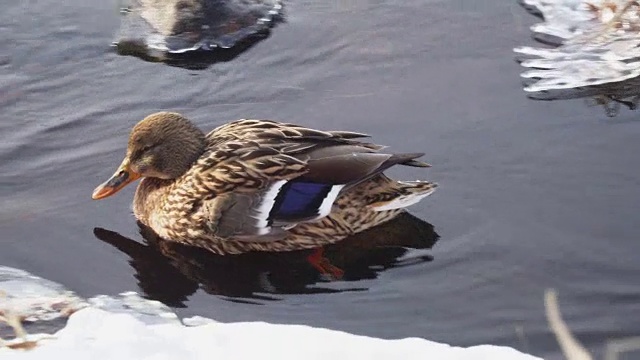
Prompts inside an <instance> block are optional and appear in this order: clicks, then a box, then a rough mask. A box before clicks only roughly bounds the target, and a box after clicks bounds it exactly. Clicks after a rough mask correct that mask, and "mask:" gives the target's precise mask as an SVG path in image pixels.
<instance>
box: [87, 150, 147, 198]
mask: <svg viewBox="0 0 640 360" xmlns="http://www.w3.org/2000/svg"><path fill="white" fill-rule="evenodd" d="M138 178H140V174H138V173H137V172H135V171H133V170H131V167H130V166H129V159H127V158H125V159H124V160H123V161H122V164H120V167H119V168H118V170H117V171H116V172H115V174H113V176H111V178H109V180H107V181H105V182H104V183H102V184H100V185H99V186H98V187H97V188H96V189H95V190H93V194H92V195H91V198H93V199H94V200H100V199H104V198H106V197H109V196H111V195H113V194H115V193H117V192H118V191H120V189H122V188H123V187H125V186H127V184H129V183H130V182H132V181H135V180H137V179H138Z"/></svg>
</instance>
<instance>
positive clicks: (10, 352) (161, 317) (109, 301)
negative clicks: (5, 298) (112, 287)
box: [0, 266, 540, 360]
mask: <svg viewBox="0 0 640 360" xmlns="http://www.w3.org/2000/svg"><path fill="white" fill-rule="evenodd" d="M7 269H9V270H7ZM7 274H10V275H11V276H14V277H13V278H11V279H9V280H10V281H11V282H12V284H13V285H14V287H12V288H13V289H26V288H31V289H35V288H34V287H31V285H30V282H32V281H34V279H36V280H37V282H38V284H40V285H42V284H44V283H48V284H49V283H50V285H52V286H53V290H47V289H44V290H45V291H43V292H42V294H43V295H42V296H43V299H41V300H42V301H41V302H47V301H46V296H48V295H51V294H53V295H54V297H58V296H59V294H60V291H63V290H62V288H61V286H60V285H58V284H55V283H51V282H47V281H46V280H42V279H40V278H36V277H34V276H32V275H30V274H28V273H26V272H22V271H17V272H13V273H11V269H10V268H4V267H1V266H0V279H2V275H7ZM9 277H10V276H5V277H4V281H3V280H0V285H3V284H4V283H5V282H6V281H7V279H8V278H9ZM19 282H22V285H21V286H17V287H16V286H15V285H16V284H18V283H19ZM40 285H38V286H40ZM6 288H8V287H6V286H5V289H6ZM45 288H46V286H45ZM20 291H21V290H18V292H20ZM31 293H32V294H33V293H34V292H31ZM68 293H71V292H68ZM65 294H66V292H65ZM71 294H72V293H71ZM72 298H76V297H75V295H73V296H72ZM85 304H86V303H85ZM4 305H7V304H4ZM2 310H3V311H11V309H7V308H5V309H2ZM27 340H30V341H37V346H35V347H34V348H33V349H31V350H14V349H10V348H7V347H2V348H0V359H3V360H49V359H65V360H76V359H77V360H86V359H91V360H110V359H135V360H146V359H148V360H164V359H166V360H173V359H185V360H186V359H189V360H191V359H194V360H199V359H202V360H205V359H206V360H211V359H216V360H227V359H233V360H236V359H251V360H254V359H278V360H289V359H291V360H294V359H295V360H298V359H300V358H304V359H305V360H314V359H318V360H326V359H348V360H358V359H363V360H364V359H366V360H378V359H403V360H411V359H420V360H422V359H437V360H463V359H474V360H476V359H481V360H484V359H486V360H502V359H504V360H540V358H537V357H534V356H531V355H527V354H523V353H521V352H519V351H517V350H515V349H512V348H509V347H500V346H493V345H479V346H473V347H469V348H463V347H455V346H450V345H447V344H441V343H437V342H433V341H429V340H425V339H419V338H407V339H401V340H383V339H376V338H371V337H366V336H359V335H353V334H349V333H345V332H341V331H334V330H328V329H321V328H314V327H310V326H302V325H275V324H268V323H264V322H245V323H230V324H224V323H219V322H216V321H214V320H211V319H207V318H204V317H199V316H198V317H193V318H189V319H184V320H182V321H181V320H180V319H179V318H178V317H177V316H176V315H175V314H174V313H173V312H172V311H171V309H170V308H168V307H167V306H165V305H163V304H161V303H159V302H156V301H149V300H145V299H143V298H141V297H140V296H139V295H138V294H136V293H134V292H127V293H123V294H121V295H120V296H118V297H109V296H105V295H101V296H98V297H95V298H92V299H89V300H88V305H87V306H86V307H84V308H82V309H80V310H78V311H76V312H75V313H73V314H72V315H71V316H70V317H69V320H68V323H67V325H66V326H65V327H64V328H63V329H62V330H60V331H58V332H57V333H55V334H54V335H53V336H44V335H42V334H33V335H28V337H27ZM20 341H23V339H17V340H12V341H11V342H10V343H14V344H15V343H16V342H20Z"/></svg>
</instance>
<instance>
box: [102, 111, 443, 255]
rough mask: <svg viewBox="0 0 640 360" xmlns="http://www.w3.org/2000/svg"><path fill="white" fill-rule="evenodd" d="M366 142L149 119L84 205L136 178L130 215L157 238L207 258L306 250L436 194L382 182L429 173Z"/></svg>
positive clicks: (263, 126) (345, 136)
mask: <svg viewBox="0 0 640 360" xmlns="http://www.w3.org/2000/svg"><path fill="white" fill-rule="evenodd" d="M366 137H368V136H367V135H365V134H361V133H357V132H350V131H323V130H316V129H312V128H309V127H305V126H301V125H295V124H290V123H283V122H277V121H273V120H255V119H240V120H236V121H232V122H229V123H226V124H224V125H221V126H219V127H217V128H215V129H213V130H212V131H211V132H209V133H208V134H206V135H205V133H204V132H203V131H202V130H200V129H199V128H198V127H197V126H196V125H195V124H194V123H193V122H191V121H190V120H189V119H187V118H186V117H185V116H183V115H181V114H179V113H175V112H166V111H163V112H157V113H154V114H151V115H149V116H147V117H145V118H144V119H143V120H141V121H140V122H138V123H137V124H136V125H135V126H134V127H133V129H132V130H131V132H130V134H129V139H128V144H127V150H126V154H125V156H124V159H123V160H122V162H121V164H120V166H119V167H118V168H117V170H116V171H115V173H114V174H113V175H112V176H111V177H110V178H109V179H108V180H106V181H105V182H104V183H102V184H100V185H99V186H98V187H96V188H95V190H94V192H93V194H92V198H93V199H94V200H100V199H105V198H107V197H109V196H111V195H113V194H115V193H117V192H118V191H120V190H121V189H122V188H124V187H125V186H126V185H128V184H130V183H132V182H134V181H136V180H138V179H141V181H140V182H139V184H138V186H137V189H136V191H135V194H134V197H133V206H132V208H133V214H134V216H135V218H136V219H137V220H138V222H139V223H141V224H142V225H143V226H146V227H148V228H150V229H151V230H153V232H155V233H156V234H157V235H158V236H159V237H161V238H162V239H165V240H167V241H175V242H179V243H182V244H185V245H191V246H195V247H200V248H204V249H207V250H209V251H211V252H213V253H215V254H217V255H229V254H241V253H246V252H252V251H268V252H284V251H295V250H304V249H316V248H320V247H322V246H324V245H328V244H332V243H335V242H338V241H340V240H342V239H345V238H346V237H348V236H351V235H354V234H357V233H360V232H362V231H364V230H367V229H370V228H373V227H375V226H377V225H380V224H382V223H385V222H387V221H389V220H391V219H393V218H395V217H397V216H398V215H400V214H402V213H403V212H405V211H406V209H405V208H406V207H408V206H410V205H413V204H415V203H417V202H419V201H420V200H421V199H423V198H425V197H427V196H428V195H430V194H432V193H433V192H434V190H435V189H436V187H437V184H436V183H434V182H429V181H423V180H417V181H396V180H392V179H391V178H389V177H387V176H386V175H385V174H384V171H386V170H387V169H389V168H391V167H393V166H395V165H405V166H411V167H418V168H427V167H430V165H429V164H427V163H425V162H422V161H420V160H418V158H420V157H422V156H423V155H424V154H423V153H386V152H383V151H382V150H383V149H384V148H385V147H384V146H381V145H376V144H373V143H370V142H365V141H363V140H362V139H363V138H366ZM314 256H317V254H316V255H314Z"/></svg>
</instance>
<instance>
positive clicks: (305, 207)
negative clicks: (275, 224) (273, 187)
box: [270, 181, 333, 220]
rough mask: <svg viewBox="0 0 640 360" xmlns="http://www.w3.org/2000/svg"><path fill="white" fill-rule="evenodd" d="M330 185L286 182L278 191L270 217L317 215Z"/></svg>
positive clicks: (284, 218)
mask: <svg viewBox="0 0 640 360" xmlns="http://www.w3.org/2000/svg"><path fill="white" fill-rule="evenodd" d="M332 187H333V185H331V184H321V183H313V182H296V181H291V182H288V183H286V184H285V185H284V186H283V187H282V189H281V190H280V192H279V193H278V196H277V197H276V200H275V203H274V205H273V209H272V210H271V213H270V218H271V219H279V220H292V219H300V218H308V217H314V216H317V215H318V209H319V208H320V205H322V201H323V200H324V199H325V197H326V196H327V194H329V192H330V191H331V188H332Z"/></svg>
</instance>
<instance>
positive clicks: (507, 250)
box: [0, 0, 640, 359]
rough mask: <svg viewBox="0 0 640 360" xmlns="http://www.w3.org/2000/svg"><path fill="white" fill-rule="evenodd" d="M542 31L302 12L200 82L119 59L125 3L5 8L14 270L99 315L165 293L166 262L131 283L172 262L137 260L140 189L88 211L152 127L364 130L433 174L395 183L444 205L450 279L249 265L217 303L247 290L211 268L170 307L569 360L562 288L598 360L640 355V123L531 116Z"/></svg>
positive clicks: (495, 11) (1, 90) (342, 7)
mask: <svg viewBox="0 0 640 360" xmlns="http://www.w3.org/2000/svg"><path fill="white" fill-rule="evenodd" d="M535 21H536V19H535V18H534V17H532V16H531V15H529V14H527V13H526V11H524V10H523V9H522V8H520V7H519V6H518V5H517V4H515V1H514V3H513V4H512V3H510V2H506V1H502V0H491V1H489V0H484V1H479V0H465V1H463V0H457V1H451V0H442V1H440V0H406V1H402V2H400V1H397V2H381V1H374V0H351V1H336V2H333V1H329V2H317V1H306V0H302V1H292V2H288V3H287V4H286V22H285V23H282V24H280V25H278V26H277V27H276V28H275V29H274V31H273V33H272V35H271V36H270V37H269V38H267V39H265V40H263V41H261V42H259V43H257V44H256V45H255V46H253V47H251V48H250V49H248V51H246V52H244V53H242V54H239V55H238V56H237V57H234V58H233V59H231V61H223V62H219V63H215V64H210V66H208V67H207V68H206V69H204V70H199V71H196V70H188V69H184V68H180V67H175V66H167V65H164V64H159V63H150V62H144V61H142V60H140V59H138V58H135V57H128V56H119V55H117V54H115V53H114V52H113V51H112V49H110V48H109V46H108V45H109V43H110V42H111V40H112V37H113V34H114V33H115V32H116V30H117V28H118V24H119V19H118V13H117V3H116V2H115V1H108V2H95V3H87V2H84V1H79V0H69V1H65V2H54V1H21V2H9V3H7V4H4V5H3V12H2V13H1V14H0V34H1V35H2V36H0V48H1V49H3V51H2V52H0V109H1V110H0V114H1V117H2V120H1V121H0V131H1V132H0V134H1V140H2V141H0V184H1V186H0V199H1V200H2V202H1V203H2V207H1V208H0V234H2V235H1V238H0V241H1V247H0V264H2V265H7V266H13V267H19V268H22V269H25V270H28V271H30V272H33V273H35V274H37V275H40V276H43V277H46V278H49V279H51V280H54V281H57V282H60V283H62V284H64V285H66V286H68V287H69V288H71V289H73V290H75V291H77V292H78V293H79V294H81V295H85V296H90V295H95V294H115V293H118V292H121V291H127V290H138V291H142V289H140V288H139V284H140V283H144V284H149V282H145V281H144V276H142V275H141V270H140V268H141V267H144V266H142V265H140V264H141V263H142V264H148V262H147V263H145V262H144V261H143V260H139V261H138V262H135V261H134V262H133V265H134V266H131V264H130V261H131V259H132V258H133V259H134V260H135V259H136V256H137V257H138V258H141V257H142V258H145V256H147V258H148V256H152V257H153V256H159V255H158V254H157V253H153V252H149V251H148V250H145V246H143V245H136V244H135V243H131V241H130V240H135V241H141V240H142V237H141V236H140V234H139V232H138V227H137V226H136V223H135V220H134V218H133V217H132V215H131V212H130V202H131V198H132V195H133V190H134V189H133V187H131V188H128V189H125V190H124V191H122V192H121V193H120V194H118V196H115V197H113V198H110V199H108V200H104V201H100V202H95V201H92V200H91V198H90V195H91V192H92V190H93V188H94V187H95V186H96V185H97V184H98V183H100V182H101V181H103V180H104V179H105V177H107V176H109V175H110V174H111V173H112V171H113V170H114V168H115V166H116V165H117V164H118V162H119V160H120V158H121V156H122V155H123V152H124V146H125V144H126V136H127V134H128V131H129V129H130V128H131V126H132V125H133V124H134V123H135V122H137V121H138V120H140V119H142V118H143V117H144V116H145V115H147V114H149V113H151V112H155V111H158V110H163V109H170V110H174V111H180V112H183V113H184V114H185V115H187V116H189V117H190V118H191V119H193V120H194V121H195V122H197V123H198V124H199V125H200V126H201V127H202V128H203V129H210V128H212V127H214V126H217V125H219V124H221V123H223V122H226V121H230V120H234V119H237V118H242V117H256V118H271V119H277V120H283V121H290V122H296V123H301V124H304V125H309V126H315V127H319V128H322V129H344V130H354V131H360V132H365V133H369V134H371V135H373V136H374V139H375V140H376V142H378V143H382V144H388V145H391V146H392V149H393V150H396V151H400V152H401V151H407V152H411V151H424V152H425V153H427V156H426V157H425V160H426V161H428V162H429V163H431V164H433V165H434V166H433V168H431V169H428V170H426V171H425V170H421V169H409V168H402V169H400V168H398V169H396V170H394V171H392V172H391V174H392V175H393V176H394V177H397V178H406V179H414V178H427V179H429V180H433V181H436V182H438V183H439V184H440V188H439V189H438V191H437V192H436V193H435V194H434V195H432V196H431V197H429V198H428V199H426V200H425V201H424V202H422V203H421V204H419V205H417V206H414V207H413V208H412V212H413V214H415V215H416V216H418V217H420V218H423V219H425V220H427V221H428V222H429V223H430V224H432V225H433V226H434V230H435V231H436V232H437V233H438V234H439V235H440V240H439V241H438V243H437V244H436V245H435V247H434V248H433V250H432V251H429V252H428V253H429V254H431V255H432V256H433V260H432V261H425V260H428V258H426V257H425V258H424V259H420V258H418V260H420V261H413V262H412V261H411V258H412V257H411V256H409V259H408V258H407V256H406V254H403V253H401V252H398V249H397V248H394V249H390V250H389V251H395V252H396V253H389V252H384V251H373V252H369V250H367V253H366V257H367V259H366V260H357V261H356V260H354V261H356V263H354V264H356V265H352V266H351V267H349V268H347V269H345V270H346V274H345V281H338V282H326V281H323V280H322V279H321V278H319V277H318V276H317V274H314V273H313V271H312V270H313V269H309V268H306V270H305V268H303V267H302V265H300V266H297V265H295V266H294V265H291V266H293V269H295V270H296V271H292V273H291V274H287V273H286V271H280V272H271V273H267V274H266V275H267V278H268V280H269V281H267V282H263V283H260V282H258V283H257V284H258V285H251V286H250V285H247V284H246V283H245V282H246V281H256V279H258V280H260V279H262V280H264V277H262V278H261V277H260V276H258V275H259V273H261V272H264V269H267V270H269V269H271V270H273V269H276V268H278V269H281V270H282V264H275V265H274V264H272V263H269V261H270V260H268V259H267V260H265V259H261V260H260V261H263V262H264V263H260V262H259V263H257V265H255V268H257V269H258V270H256V271H255V274H253V275H251V276H246V274H247V273H250V272H251V271H252V270H251V271H250V270H245V267H243V266H241V265H242V263H237V264H235V265H233V264H232V265H224V264H222V266H220V267H218V268H215V267H214V268H211V269H217V270H211V271H213V272H215V275H211V276H214V277H215V278H217V279H222V280H218V281H217V284H220V283H226V284H233V283H234V282H237V283H239V284H240V285H239V286H238V288H239V290H237V289H234V288H232V287H231V288H229V286H228V285H227V287H226V288H225V287H224V286H222V287H221V288H215V286H214V287H213V288H212V285H211V282H209V283H207V279H204V278H202V276H201V275H198V274H203V273H204V274H207V269H208V268H206V267H204V268H203V267H202V266H200V267H199V265H198V263H197V261H196V263H195V265H194V267H189V266H186V269H191V270H190V271H191V272H190V273H189V274H191V275H192V277H189V276H186V275H184V274H176V272H175V270H172V268H171V267H167V266H168V265H166V266H165V267H160V266H159V267H158V269H157V272H153V271H151V272H150V273H151V274H156V275H157V276H155V277H154V276H152V277H153V278H154V280H153V281H155V283H154V284H153V285H154V286H156V288H155V289H158V288H159V289H160V290H161V291H160V293H163V294H183V295H182V299H181V300H180V299H179V300H177V302H176V303H175V305H180V304H182V305H184V306H186V307H182V308H179V309H178V312H179V313H180V314H181V315H192V314H199V315H204V316H210V317H213V318H216V319H218V320H221V321H251V320H263V321H269V322H275V323H300V324H309V325H314V326H321V327H328V328H332V329H340V330H345V331H349V332H354V333H357V334H366V335H373V336H379V337H384V338H398V337H407V336H420V337H425V338H428V339H432V340H436V341H444V342H448V343H452V344H456V345H464V346H468V345H473V344H479V343H493V344H504V345H510V346H514V347H516V348H519V349H521V350H523V351H528V352H531V353H533V354H536V355H540V356H545V357H547V358H549V359H558V358H559V351H558V347H557V345H556V343H555V340H554V338H553V336H552V335H551V333H550V332H549V331H548V330H547V327H546V322H545V319H544V312H543V303H542V302H543V290H544V289H545V288H547V287H554V288H557V289H558V290H559V293H560V306H561V309H562V310H563V315H564V317H565V319H566V320H567V322H568V323H569V325H570V327H571V328H572V329H573V330H574V331H575V333H576V335H577V337H578V338H579V339H580V340H582V341H583V342H584V343H585V344H586V345H587V346H588V348H589V349H590V350H592V351H594V352H595V353H596V354H599V353H601V352H602V351H603V345H604V343H605V342H606V341H607V340H609V339H612V338H619V337H624V336H631V335H637V334H639V333H640V325H639V323H638V318H639V317H638V313H639V312H640V286H639V285H640V261H639V259H640V255H639V254H640V241H638V240H639V239H638V237H639V235H640V230H639V229H638V227H637V221H638V218H639V214H640V168H639V166H638V165H640V162H639V161H638V153H639V151H640V142H638V138H640V121H638V120H637V119H638V113H637V112H631V111H626V110H625V111H622V112H621V114H620V115H619V116H618V117H616V118H613V119H610V118H608V117H607V116H606V115H605V114H604V112H603V111H602V109H600V108H588V107H586V106H584V104H583V103H582V102H580V101H568V102H535V101H532V100H529V99H527V98H526V96H525V94H524V93H523V92H522V90H521V84H520V79H519V77H518V73H519V72H520V71H521V69H520V68H519V66H518V64H517V63H515V62H514V61H513V60H512V59H513V54H512V52H511V49H512V48H513V47H514V46H517V45H522V44H526V43H527V42H531V40H530V31H529V29H528V27H529V26H530V25H531V24H532V23H534V22H535ZM113 232H116V233H117V234H114V233H113ZM109 242H111V243H109ZM127 250H128V251H127ZM136 254H138V255H136ZM140 254H143V255H140ZM144 254H147V255H144ZM149 254H151V255H149ZM154 254H155V255H154ZM376 254H378V255H376ZM371 256H373V258H374V260H371V259H372V258H371ZM376 256H377V258H376ZM150 261H151V263H152V264H153V261H154V260H153V259H152V260H150ZM278 261H279V260H278ZM358 261H360V262H358ZM175 263H176V260H175V259H174V264H175ZM247 264H254V263H253V262H252V261H247ZM357 264H360V265H357ZM236 265H237V266H236ZM234 266H235V267H234ZM247 266H250V265H247ZM287 266H288V265H287ZM135 267H137V268H135ZM177 267H178V268H179V267H180V266H177ZM174 268H176V267H174ZM182 268H185V267H184V266H183V267H182ZM194 269H195V270H194ZM198 269H200V270H203V269H204V270H205V271H204V272H202V271H200V272H198ZM285 269H286V267H285ZM300 269H303V270H304V271H303V270H300ZM147 270H148V269H147ZM298 270H300V271H298ZM163 271H165V272H163ZM269 271H270V270H269ZM367 271H368V272H367ZM224 272H226V273H224ZM142 273H143V274H145V272H144V271H142ZM146 274H149V272H148V271H147V272H146ZM273 274H280V275H273ZM296 274H297V275H296ZM199 276H200V277H199ZM277 276H280V277H279V278H277V279H276V277H277ZM287 276H289V277H290V278H287ZM269 277H270V278H269ZM181 279H182V280H181ZM194 279H200V280H201V281H202V282H203V283H204V285H201V287H203V288H204V289H198V286H199V285H198V280H194ZM247 279H250V280H247ZM274 279H276V280H274ZM194 281H195V283H194ZM214 284H216V282H214ZM245 285H246V286H245ZM252 286H253V287H252ZM163 287H166V288H167V289H169V291H163ZM274 287H275V290H274V292H273V293H268V292H267V291H266V290H265V289H267V290H268V289H274ZM310 288H319V289H321V290H318V291H314V290H309V289H310ZM252 289H254V290H255V289H263V292H265V293H266V294H261V293H259V292H257V291H256V292H255V293H254V292H253V290H252ZM283 289H284V290H283ZM331 289H334V290H336V291H330V290H331ZM205 290H206V291H205ZM236 290H237V291H236ZM234 291H236V292H234ZM152 292H153V291H152ZM156 293H157V292H156ZM211 294H220V295H211ZM238 296H239V297H240V298H246V301H241V300H237V297H238ZM232 298H233V299H232ZM230 299H231V300H233V301H229V300H230ZM173 300H175V299H173ZM256 304H258V305H256ZM519 333H523V335H518V334H519Z"/></svg>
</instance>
